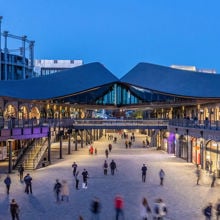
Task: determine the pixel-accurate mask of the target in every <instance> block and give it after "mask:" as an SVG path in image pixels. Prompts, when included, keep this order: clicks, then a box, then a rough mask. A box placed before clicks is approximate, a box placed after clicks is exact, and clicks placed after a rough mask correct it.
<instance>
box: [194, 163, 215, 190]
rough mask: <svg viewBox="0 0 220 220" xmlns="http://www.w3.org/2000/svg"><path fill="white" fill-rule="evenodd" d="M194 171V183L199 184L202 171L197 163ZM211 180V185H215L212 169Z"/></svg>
mask: <svg viewBox="0 0 220 220" xmlns="http://www.w3.org/2000/svg"><path fill="white" fill-rule="evenodd" d="M195 173H196V177H197V178H196V185H200V183H199V182H200V180H201V177H202V171H201V169H200V166H199V165H197V166H196V171H195ZM211 175H212V181H211V185H210V186H211V187H214V186H215V182H216V172H215V171H214V172H212V174H211Z"/></svg>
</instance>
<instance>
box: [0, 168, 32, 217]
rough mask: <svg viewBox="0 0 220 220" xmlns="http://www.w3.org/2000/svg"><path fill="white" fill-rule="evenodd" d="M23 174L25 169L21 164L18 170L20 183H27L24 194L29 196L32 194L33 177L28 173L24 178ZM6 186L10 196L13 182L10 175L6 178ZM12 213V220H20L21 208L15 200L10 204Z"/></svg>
mask: <svg viewBox="0 0 220 220" xmlns="http://www.w3.org/2000/svg"><path fill="white" fill-rule="evenodd" d="M23 173H24V167H23V165H22V164H21V165H20V166H19V168H18V174H19V179H20V182H21V183H23V182H24V183H25V190H24V192H25V193H27V194H29V193H31V194H32V177H31V176H30V174H29V173H27V174H26V175H25V177H23ZM4 184H5V186H6V194H7V195H9V194H10V186H11V184H12V180H11V177H10V175H9V174H7V175H6V177H5V179H4ZM10 213H11V217H12V220H19V219H20V218H19V213H20V207H19V205H18V203H17V202H16V200H15V199H14V198H13V199H12V200H11V202H10Z"/></svg>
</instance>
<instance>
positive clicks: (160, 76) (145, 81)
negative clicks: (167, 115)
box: [120, 63, 220, 99]
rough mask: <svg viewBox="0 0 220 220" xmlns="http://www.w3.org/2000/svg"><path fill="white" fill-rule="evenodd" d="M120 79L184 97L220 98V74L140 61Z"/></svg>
mask: <svg viewBox="0 0 220 220" xmlns="http://www.w3.org/2000/svg"><path fill="white" fill-rule="evenodd" d="M120 81H121V82H122V83H126V84H129V85H130V86H135V87H139V88H142V89H143V91H144V90H150V91H153V92H156V93H162V94H164V95H165V94H167V95H173V96H179V97H184V98H201V99H203V98H204V99H219V98H220V74H210V73H201V72H194V71H187V70H179V69H174V68H171V67H165V66H160V65H155V64H149V63H139V64H137V65H136V66H135V67H134V68H133V69H131V70H130V71H129V72H128V73H127V74H126V75H125V76H123V77H122V78H121V79H120Z"/></svg>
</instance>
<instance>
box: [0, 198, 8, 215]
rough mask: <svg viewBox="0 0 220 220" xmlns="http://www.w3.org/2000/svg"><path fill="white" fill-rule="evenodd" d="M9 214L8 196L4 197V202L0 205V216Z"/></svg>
mask: <svg viewBox="0 0 220 220" xmlns="http://www.w3.org/2000/svg"><path fill="white" fill-rule="evenodd" d="M9 212H10V199H9V196H7V195H6V196H5V198H4V200H3V201H2V203H1V214H2V215H3V216H4V215H5V216H7V215H8V213H9Z"/></svg>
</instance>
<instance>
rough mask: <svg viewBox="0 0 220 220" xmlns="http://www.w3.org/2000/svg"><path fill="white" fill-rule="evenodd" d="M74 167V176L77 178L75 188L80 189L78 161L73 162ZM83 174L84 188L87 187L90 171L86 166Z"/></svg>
mask: <svg viewBox="0 0 220 220" xmlns="http://www.w3.org/2000/svg"><path fill="white" fill-rule="evenodd" d="M72 169H73V177H74V178H75V188H76V189H77V190H79V171H78V165H77V163H76V162H73V164H72ZM81 174H82V179H83V181H82V188H83V189H87V187H88V178H89V173H88V171H87V170H86V169H85V168H84V169H83V171H82V173H81Z"/></svg>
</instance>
